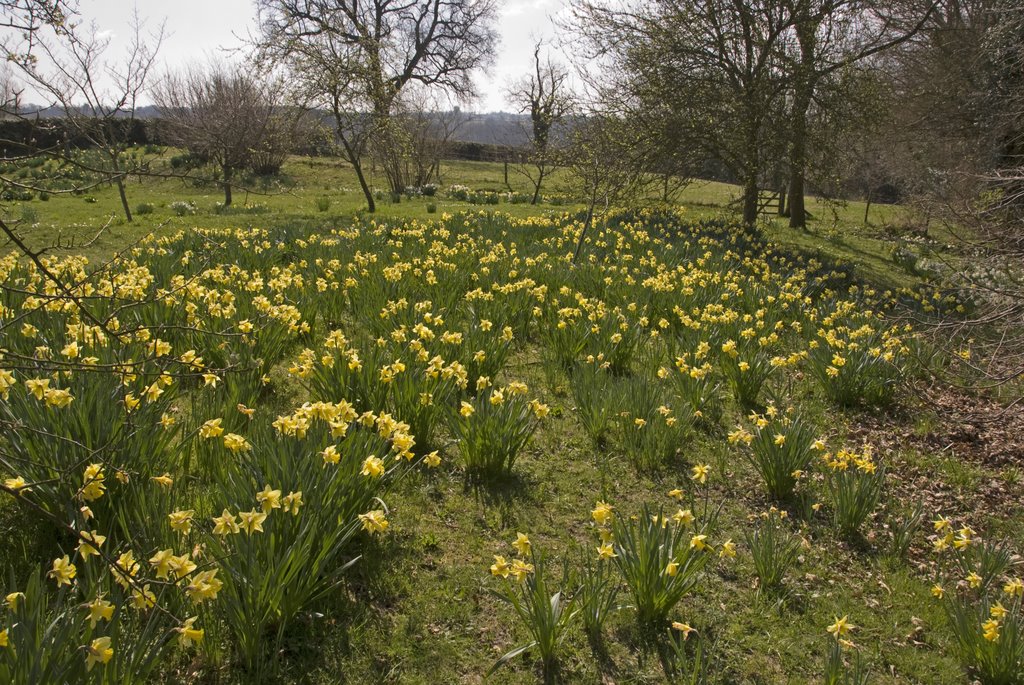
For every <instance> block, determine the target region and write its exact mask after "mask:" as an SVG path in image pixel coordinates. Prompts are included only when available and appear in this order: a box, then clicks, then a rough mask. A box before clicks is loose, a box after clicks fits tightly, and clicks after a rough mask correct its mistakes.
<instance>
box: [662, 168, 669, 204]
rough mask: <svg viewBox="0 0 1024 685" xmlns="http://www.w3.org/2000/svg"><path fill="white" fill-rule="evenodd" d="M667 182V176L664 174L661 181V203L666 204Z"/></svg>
mask: <svg viewBox="0 0 1024 685" xmlns="http://www.w3.org/2000/svg"><path fill="white" fill-rule="evenodd" d="M668 180H669V175H668V174H665V175H664V176H663V177H662V179H661V183H662V185H661V201H662V202H664V203H665V204H668Z"/></svg>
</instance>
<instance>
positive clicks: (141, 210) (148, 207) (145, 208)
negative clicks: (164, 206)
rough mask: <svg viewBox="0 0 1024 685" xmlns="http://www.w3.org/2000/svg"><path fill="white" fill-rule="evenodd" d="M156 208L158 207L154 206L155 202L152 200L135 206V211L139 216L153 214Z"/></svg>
mask: <svg viewBox="0 0 1024 685" xmlns="http://www.w3.org/2000/svg"><path fill="white" fill-rule="evenodd" d="M155 210H156V207H154V206H153V204H152V203H150V202H143V203H141V204H140V205H138V206H137V207H135V213H136V214H138V215H139V216H143V215H146V214H152V213H153V212H154V211H155Z"/></svg>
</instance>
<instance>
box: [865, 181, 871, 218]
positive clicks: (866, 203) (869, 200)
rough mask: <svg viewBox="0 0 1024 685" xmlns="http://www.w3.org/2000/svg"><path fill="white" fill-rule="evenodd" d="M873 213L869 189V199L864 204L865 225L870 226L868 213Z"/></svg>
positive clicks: (869, 190)
mask: <svg viewBox="0 0 1024 685" xmlns="http://www.w3.org/2000/svg"><path fill="white" fill-rule="evenodd" d="M869 211H871V189H870V188H869V189H868V197H867V200H866V201H865V203H864V225H865V226H867V225H868V212H869Z"/></svg>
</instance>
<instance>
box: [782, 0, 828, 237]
mask: <svg viewBox="0 0 1024 685" xmlns="http://www.w3.org/2000/svg"><path fill="white" fill-rule="evenodd" d="M805 9H806V8H805ZM798 18H799V19H801V21H799V22H798V23H797V25H796V38H797V41H798V42H799V44H800V64H798V65H797V70H796V78H795V79H794V80H795V83H794V86H793V116H792V126H791V129H790V136H791V138H790V148H789V170H790V178H789V226H790V228H802V229H806V228H807V208H806V206H805V205H804V176H805V174H806V171H807V110H809V109H810V107H811V97H812V96H813V95H814V88H815V85H816V83H815V82H816V80H817V76H816V75H815V73H814V68H815V52H816V50H817V40H818V39H817V32H818V26H819V24H820V23H821V20H820V19H813V18H812V17H810V16H806V15H805V16H801V17H798Z"/></svg>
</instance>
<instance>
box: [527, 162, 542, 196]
mask: <svg viewBox="0 0 1024 685" xmlns="http://www.w3.org/2000/svg"><path fill="white" fill-rule="evenodd" d="M543 183H544V167H541V166H538V167H537V182H536V183H534V184H533V197H532V198H531V199H530V204H531V205H535V204H537V203H538V202H540V187H541V185H542V184H543Z"/></svg>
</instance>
